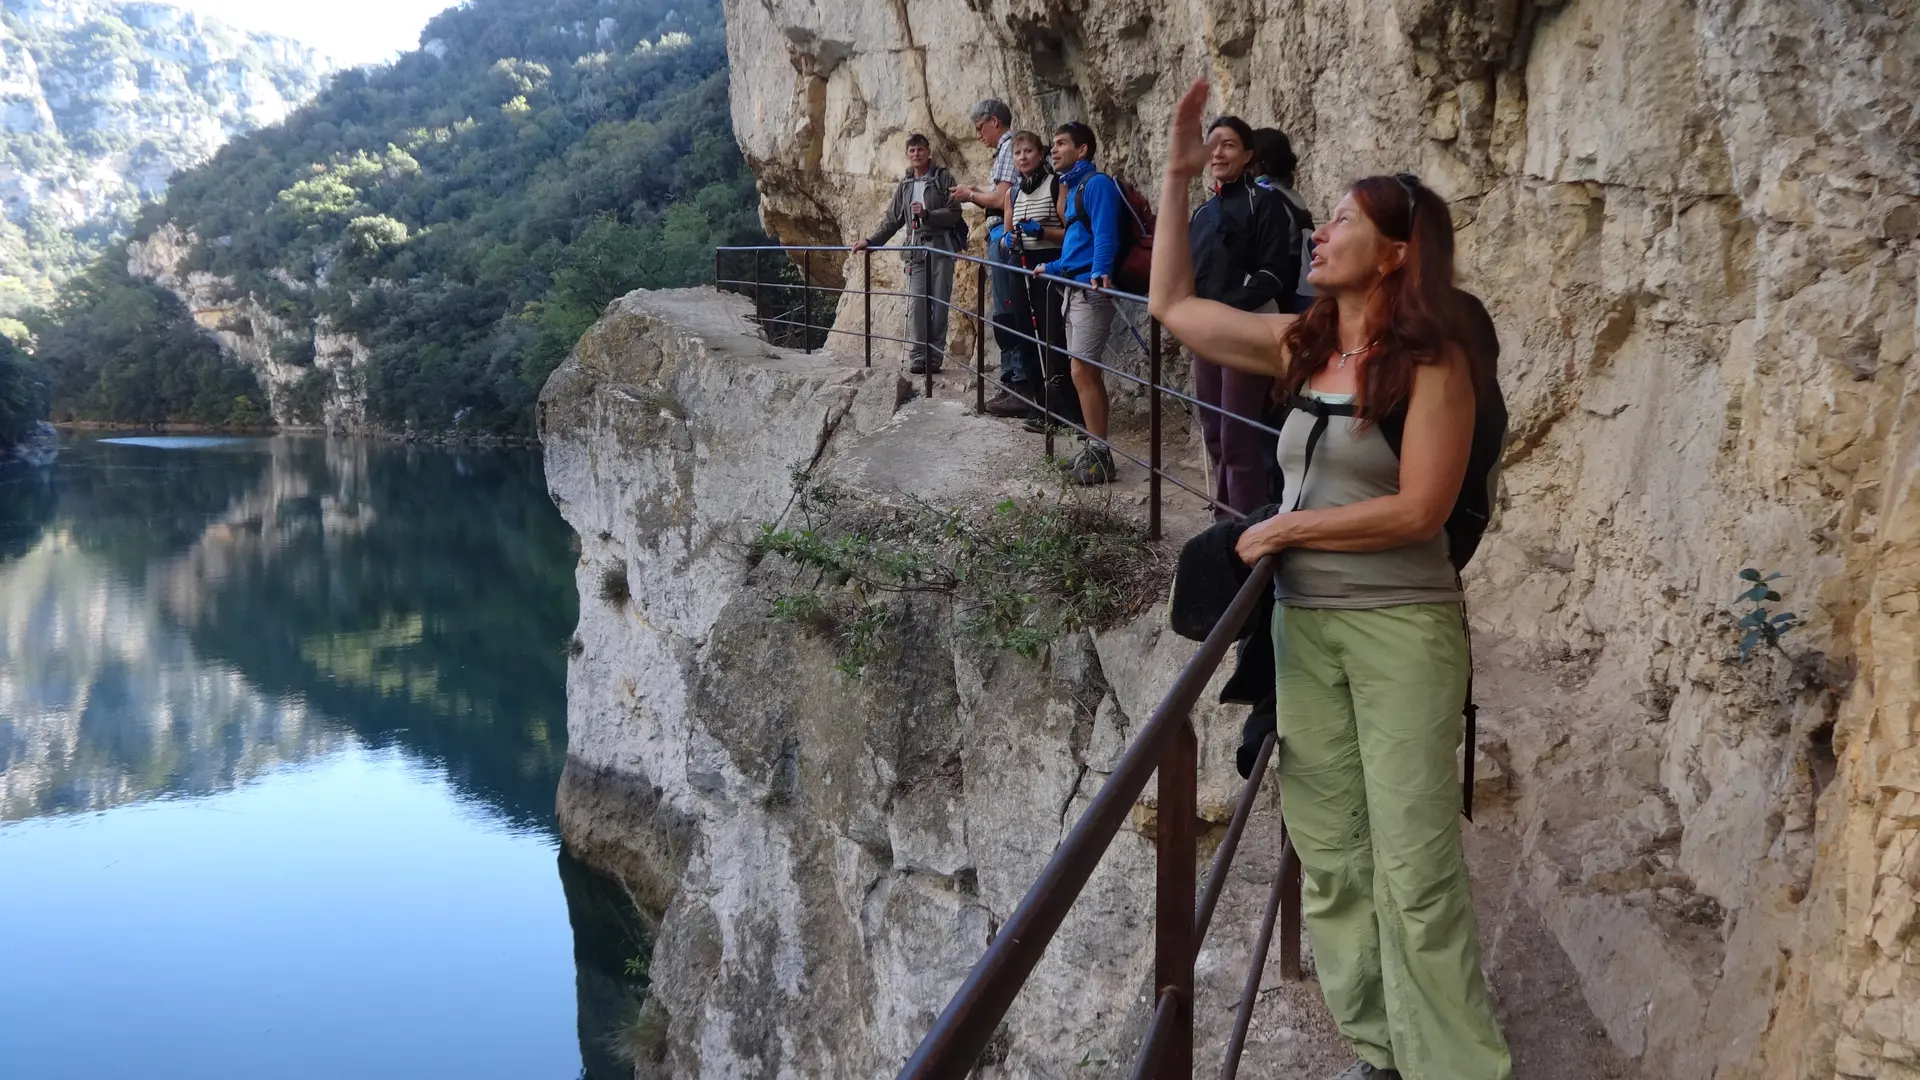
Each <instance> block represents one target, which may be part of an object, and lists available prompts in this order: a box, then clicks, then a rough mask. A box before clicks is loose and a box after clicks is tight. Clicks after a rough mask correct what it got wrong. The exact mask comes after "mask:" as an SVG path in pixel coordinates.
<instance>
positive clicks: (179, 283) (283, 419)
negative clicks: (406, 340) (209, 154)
mask: <svg viewBox="0 0 1920 1080" xmlns="http://www.w3.org/2000/svg"><path fill="white" fill-rule="evenodd" d="M193 245H194V238H193V235H192V234H191V233H185V232H182V231H181V230H180V228H179V226H177V225H175V224H174V223H173V222H170V221H168V222H162V223H161V224H160V226H159V227H158V228H156V229H154V230H153V232H152V233H151V234H150V235H149V236H147V238H146V239H144V240H132V241H129V242H128V243H127V273H129V274H132V275H133V276H134V277H137V278H144V279H146V280H148V281H151V282H153V283H154V284H155V285H158V286H160V287H161V288H163V289H166V290H167V291H169V292H171V293H173V294H174V295H175V296H178V297H179V298H180V302H181V303H183V304H185V305H186V306H187V310H188V311H189V312H191V313H192V315H193V321H194V323H195V324H197V325H198V326H199V327H200V329H201V330H203V331H205V332H206V333H207V334H208V335H209V336H211V337H212V338H213V339H214V340H215V341H217V342H219V343H220V348H221V349H222V350H223V351H225V352H226V353H227V355H229V356H231V357H233V358H234V359H235V360H237V361H239V362H240V363H242V364H245V365H246V366H248V367H250V368H252V369H253V370H254V373H255V375H257V376H258V377H259V379H260V387H261V389H262V390H264V391H266V394H267V410H268V412H269V413H270V414H271V416H272V418H273V421H274V423H276V424H279V425H282V426H286V425H293V424H301V423H311V422H312V421H314V420H316V419H317V420H319V421H320V423H321V425H322V426H324V427H325V428H326V429H327V430H329V431H333V432H337V433H340V434H357V433H361V432H364V431H365V430H367V395H366V362H367V356H368V350H367V346H366V345H365V343H363V342H362V341H360V339H359V338H357V337H354V336H353V335H351V334H336V333H333V332H332V331H331V329H330V327H329V321H328V319H327V317H326V316H324V315H322V316H319V317H318V318H317V319H316V320H315V322H314V323H313V324H312V328H311V335H312V337H311V340H312V343H313V360H312V362H311V363H305V364H300V363H293V362H291V360H289V359H288V358H286V356H285V352H284V350H286V349H288V348H289V347H297V346H298V345H299V344H300V343H302V342H304V341H306V340H308V333H309V330H308V327H307V326H305V325H295V324H290V323H289V320H287V319H283V318H280V317H279V316H277V315H274V314H273V313H271V312H269V311H268V310H267V309H266V308H265V307H263V306H261V304H260V301H259V299H258V298H257V297H255V296H253V295H252V294H245V295H243V296H242V297H241V298H240V299H238V300H235V299H233V296H234V294H235V293H237V292H239V291H240V290H237V289H235V288H233V287H232V286H233V283H232V281H231V280H229V279H227V278H223V277H220V276H219V275H217V274H213V273H209V272H208V271H205V270H183V269H182V267H183V266H184V265H185V263H186V259H187V256H188V254H189V253H190V252H191V251H192V250H193ZM282 281H283V282H285V283H286V284H287V285H288V286H289V287H292V288H300V287H304V286H302V285H301V283H299V282H296V281H294V280H293V279H291V278H288V277H284V276H283V277H282Z"/></svg>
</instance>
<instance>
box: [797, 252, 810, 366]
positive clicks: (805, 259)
mask: <svg viewBox="0 0 1920 1080" xmlns="http://www.w3.org/2000/svg"><path fill="white" fill-rule="evenodd" d="M800 344H801V346H802V347H804V348H805V349H806V351H807V352H808V353H809V354H811V353H812V352H813V249H812V248H808V249H807V250H806V251H803V252H801V253H800Z"/></svg>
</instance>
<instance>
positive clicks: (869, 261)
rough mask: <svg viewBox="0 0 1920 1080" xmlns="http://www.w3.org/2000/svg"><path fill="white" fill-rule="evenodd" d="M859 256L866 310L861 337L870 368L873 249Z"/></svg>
mask: <svg viewBox="0 0 1920 1080" xmlns="http://www.w3.org/2000/svg"><path fill="white" fill-rule="evenodd" d="M861 255H862V256H863V257H864V258H865V259H866V285H865V286H864V287H862V289H861V292H862V293H864V294H865V296H866V309H867V328H866V330H865V332H863V333H862V334H861V336H862V337H864V338H866V345H867V366H868V367H872V366H873V249H872V248H868V249H867V250H865V251H863V252H861Z"/></svg>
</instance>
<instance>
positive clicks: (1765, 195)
mask: <svg viewBox="0 0 1920 1080" xmlns="http://www.w3.org/2000/svg"><path fill="white" fill-rule="evenodd" d="M727 15H728V39H729V49H730V54H731V61H732V68H733V71H734V82H733V114H734V124H735V129H736V132H737V134H738V137H739V139H740V142H741V145H742V147H743V148H744V149H745V151H746V153H747V155H748V158H749V161H750V163H751V164H752V166H753V168H754V170H755V172H756V174H757V175H758V178H759V184H760V190H761V194H762V198H763V213H764V217H765V220H766V221H767V223H768V224H769V226H770V227H771V228H772V229H773V230H775V231H777V232H778V233H779V234H780V235H781V236H782V238H783V239H784V240H786V241H788V242H794V243H823V242H825V243H838V242H845V241H846V240H848V239H851V238H853V237H856V236H858V235H860V234H862V233H863V232H864V231H865V229H866V228H867V226H868V224H869V222H870V219H871V218H872V217H873V216H874V214H875V212H876V210H877V208H878V207H879V206H881V205H882V200H883V197H884V190H885V187H886V185H887V183H888V182H889V177H890V175H891V173H892V172H893V170H894V168H895V164H894V163H895V159H896V155H897V153H898V145H899V143H900V141H901V138H902V137H903V136H904V134H905V133H906V132H907V131H910V130H922V131H926V132H927V133H928V134H929V135H930V136H932V138H933V139H934V143H935V146H936V148H937V149H938V150H940V151H942V152H944V153H945V155H946V156H947V158H948V160H949V163H950V164H953V165H954V166H955V168H956V172H958V173H960V174H961V175H962V176H963V177H968V176H970V177H974V178H983V177H984V175H985V172H986V150H985V149H984V148H982V147H980V146H979V145H978V144H977V143H975V142H974V141H973V140H972V139H971V137H970V133H971V128H970V126H969V124H968V123H967V119H966V109H967V107H968V105H969V104H970V103H971V102H972V101H974V100H975V99H977V98H981V97H986V96H998V97H1003V98H1005V99H1007V100H1008V101H1009V102H1010V103H1011V104H1012V105H1013V108H1014V113H1015V118H1016V121H1017V124H1018V125H1019V126H1030V127H1043V126H1045V125H1050V124H1053V123H1056V122H1058V121H1061V120H1064V119H1068V118H1080V119H1085V120H1087V121H1088V122H1090V123H1091V124H1092V125H1093V126H1094V128H1095V129H1096V130H1097V131H1098V132H1099V133H1100V135H1101V137H1102V145H1103V146H1104V147H1108V148H1110V149H1109V150H1108V152H1107V153H1106V155H1105V158H1106V161H1107V164H1108V165H1109V167H1111V168H1115V169H1117V170H1118V171H1120V172H1122V173H1124V174H1126V175H1128V176H1130V177H1131V178H1133V179H1134V180H1135V181H1136V182H1140V183H1141V184H1142V186H1143V187H1145V188H1147V189H1148V190H1153V189H1155V188H1157V183H1156V182H1155V178H1156V177H1157V171H1156V167H1157V163H1158V162H1159V160H1160V159H1161V156H1162V154H1163V152H1164V128H1163V124H1164V117H1165V116H1166V113H1167V109H1168V107H1169V105H1170V103H1171V101H1172V100H1173V98H1174V97H1175V96H1176V95H1177V94H1178V93H1179V92H1180V91H1181V90H1182V89H1183V88H1184V87H1185V86H1186V84H1187V82H1188V80H1189V79H1191V78H1192V77H1194V76H1196V75H1201V74H1206V75H1209V76H1211V77H1212V78H1213V80H1214V85H1215V87H1216V94H1217V97H1218V105H1219V107H1220V109H1221V110H1223V111H1232V112H1236V113H1239V114H1241V115H1243V116H1245V117H1247V118H1248V119H1250V120H1252V121H1254V122H1256V123H1262V122H1277V123H1279V124H1280V125H1281V126H1283V127H1285V128H1286V129H1287V130H1288V131H1290V132H1291V133H1292V134H1293V137H1294V140H1295V143H1296V146H1297V147H1299V148H1300V149H1301V150H1302V151H1303V159H1304V160H1303V165H1302V185H1301V186H1302V188H1303V190H1304V191H1305V192H1306V193H1307V194H1308V196H1309V198H1310V201H1312V202H1313V203H1314V204H1315V206H1316V208H1317V209H1318V211H1319V212H1321V213H1322V214H1324V212H1325V210H1326V208H1327V207H1328V206H1329V205H1330V203H1331V202H1332V201H1333V199H1334V198H1335V197H1336V196H1337V195H1338V193H1339V190H1340V187H1341V185H1342V184H1343V183H1344V182H1345V181H1346V180H1348V179H1349V178H1352V177H1354V176H1358V175H1363V174H1367V173H1374V172H1380V171H1390V170H1398V169H1405V168H1412V169H1415V170H1417V171H1418V172H1419V173H1420V174H1421V175H1422V176H1424V177H1425V178H1427V180H1428V181H1429V182H1430V183H1431V184H1432V185H1433V186H1434V187H1435V188H1436V189H1437V190H1439V191H1440V192H1441V193H1442V194H1443V195H1445V196H1446V197H1448V198H1449V200H1450V201H1451V203H1452V205H1453V208H1454V215H1455V223H1456V226H1457V228H1458V230H1459V236H1460V241H1461V264H1462V268H1463V274H1464V278H1465V284H1467V285H1468V286H1469V287H1471V288H1473V289H1475V290H1477V291H1478V292H1480V293H1481V295H1483V296H1484V297H1485V298H1486V300H1487V302H1488V305H1489V307H1490V308H1491V309H1492V311H1493V313H1494V315H1495V319H1496V322H1497V323H1498V325H1499V328H1500V331H1501V336H1502V340H1503V342H1504V344H1505V347H1506V353H1505V357H1504V360H1503V365H1504V370H1503V375H1502V378H1503V381H1504V383H1505V386H1506V390H1507V394H1508V400H1509V403H1510V405H1512V406H1513V409H1514V412H1515V416H1516V427H1517V434H1518V438H1517V439H1516V441H1515V443H1514V444H1513V445H1512V447H1511V449H1510V451H1509V454H1508V458H1507V462H1506V473H1505V483H1504V493H1503V496H1502V519H1501V524H1500V527H1499V530H1498V531H1497V532H1496V533H1495V534H1494V535H1493V536H1492V538H1491V540H1490V543H1489V545H1488V546H1487V547H1486V548H1484V549H1483V551H1484V552H1485V553H1484V554H1483V555H1481V556H1480V560H1479V562H1478V564H1477V566H1476V575H1475V580H1474V581H1473V583H1472V587H1471V593H1472V596H1473V609H1474V614H1475V618H1476V621H1477V623H1478V625H1479V626H1480V627H1482V629H1483V631H1484V633H1483V638H1482V640H1483V641H1487V642H1493V643H1494V645H1492V646H1490V647H1485V648H1483V652H1485V653H1487V654H1489V655H1490V656H1496V657H1497V659H1498V661H1499V663H1498V665H1497V666H1498V668H1499V673H1498V674H1496V675H1492V676H1490V680H1491V681H1493V683H1494V686H1493V687H1492V689H1491V690H1489V691H1488V694H1487V696H1488V698H1489V703H1490V705H1491V706H1492V712H1493V715H1492V717H1491V719H1490V726H1491V727H1493V728H1495V729H1496V730H1497V731H1498V732H1499V733H1500V734H1501V735H1502V736H1503V737H1504V738H1505V739H1506V741H1507V743H1508V747H1509V753H1510V757H1511V765H1512V767H1513V775H1514V778H1515V783H1516V784H1517V787H1518V792H1519V800H1518V803H1517V806H1516V808H1515V817H1514V824H1515V827H1516V828H1517V830H1518V832H1519V834H1520V835H1522V836H1523V837H1524V838H1525V840H1526V852H1525V857H1524V858H1523V860H1522V862H1521V869H1520V871H1519V872H1520V873H1521V874H1523V875H1524V876H1525V877H1526V879H1527V881H1528V883H1529V890H1530V894H1531V896H1532V898H1533V899H1534V901H1535V902H1536V903H1537V904H1538V906H1539V908H1540V910H1541V911H1542V912H1543V913H1544V915H1545V916H1546V918H1547V920H1548V922H1549V924H1550V925H1551V927H1552V928H1553V930H1554V931H1555V933H1556V935H1557V936H1558V938H1559V940H1560V941H1561V943H1562V944H1563V945H1565V946H1566V948H1567V950H1568V952H1569V953H1570V954H1571V956H1572V957H1573V960H1574V962H1575V964H1576V965H1577V967H1578V969H1579V972H1580V976H1581V983H1582V986H1583V988H1584V991H1585V993H1586V995H1587V997H1588V1000H1589V1001H1590V1002H1592V1004H1593V1005H1594V1007H1595V1009H1596V1011H1597V1012H1598V1013H1599V1014H1600V1016H1601V1018H1602V1019H1603V1021H1604V1022H1605V1025H1606V1028H1607V1030H1608V1032H1609V1033H1610V1034H1611V1035H1612V1037H1613V1039H1614V1041H1615V1042H1616V1044H1617V1045H1619V1046H1620V1047H1621V1048H1623V1049H1625V1050H1626V1051H1627V1052H1629V1053H1631V1054H1633V1055H1635V1056H1638V1057H1639V1058H1640V1059H1641V1060H1642V1061H1643V1062H1644V1063H1645V1064H1646V1066H1647V1067H1648V1068H1649V1070H1650V1071H1652V1072H1653V1073H1654V1074H1656V1075H1672V1076H1695V1075H1715V1074H1716V1072H1715V1071H1716V1070H1717V1075H1719V1076H1722V1077H1770V1078H1771V1077H1823V1078H1824V1077H1830V1076H1847V1077H1869V1076H1877V1077H1896V1076H1898V1077H1912V1076H1920V947H1917V946H1916V945H1915V933H1916V931H1917V930H1920V898H1917V897H1916V887H1920V745H1917V743H1920V726H1917V723H1916V715H1917V714H1920V680H1917V679H1916V675H1915V668H1914V664H1913V658H1914V656H1915V652H1916V648H1920V628H1917V627H1916V622H1915V617H1916V611H1920V487H1917V486H1916V479H1915V471H1914V461H1915V454H1916V445H1917V443H1920V404H1917V402H1920V395H1916V393H1915V387H1916V375H1915V365H1914V364H1913V363H1912V362H1911V360H1912V356H1913V351H1914V324H1915V316H1916V311H1915V302H1914V295H1915V274H1916V266H1917V265H1920V249H1917V248H1916V243H1915V241H1916V236H1920V123H1917V122H1916V119H1915V113H1914V105H1913V102H1914V101H1915V100H1917V99H1920V19H1916V12H1915V9H1914V7H1913V5H1912V4H1911V3H1891V4H1889V3H1875V2H1867V0H1840V2H1824V0H1818V2H1817V0H1760V2H1743V0H1695V2H1691V3H1678V2H1675V0H1657V2H1652V3H1632V2H1628V0H1566V2H1561V3H1546V2H1538V0H1522V2H1519V3H1509V2H1499V3H1496V2H1492V0H1470V2H1466V3H1442V2H1440V0H1393V2H1391V3H1387V2H1381V3H1370V4H1351V3H1342V2H1335V0H1303V2H1298V3H1272V4H1256V3H1251V2H1248V0H1192V2H1187V3H1173V4H1164V3H1149V2H1146V0H1115V2H1112V3H1105V4H1082V3H1078V2H1063V0H1051V2H1043V0H985V2H982V3H962V2H959V0H920V2H917V3H913V4H893V5H871V4H868V5H859V4H854V5H848V4H837V5H836V4H816V3H811V2H806V0H762V2H757V3H749V2H745V0H729V2H728V4H727ZM1163 212H1164V210H1163ZM1744 567H1762V568H1766V569H1770V570H1777V571H1780V572H1782V573H1784V574H1785V575H1786V576H1785V578H1784V582H1783V584H1784V589H1783V591H1784V592H1785V594H1786V597H1787V604H1788V606H1789V607H1791V608H1793V609H1794V610H1796V611H1797V612H1799V613H1800V615H1802V616H1803V617H1804V618H1806V619H1807V620H1808V623H1807V625H1806V627H1805V628H1804V629H1802V630H1800V631H1797V632H1795V633H1794V634H1793V635H1792V636H1791V638H1790V640H1789V644H1788V652H1790V653H1792V654H1793V657H1792V658H1786V657H1782V656H1779V655H1769V656H1764V657H1762V658H1760V659H1757V660H1755V661H1754V662H1752V663H1750V664H1748V665H1745V666H1742V665H1738V664H1735V663H1732V662H1731V659H1730V658H1731V656H1732V654H1733V652H1734V649H1733V643H1734V640H1735V636H1736V635H1734V633H1733V632H1732V631H1731V628H1730V622H1731V620H1730V617H1729V616H1728V614H1727V612H1728V609H1729V608H1730V606H1731V599H1732V597H1733V596H1734V595H1735V594H1736V592H1737V591H1738V583H1737V581H1736V579H1735V576H1736V573H1737V572H1738V571H1739V570H1740V569H1742V568H1744Z"/></svg>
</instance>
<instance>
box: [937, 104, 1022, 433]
mask: <svg viewBox="0 0 1920 1080" xmlns="http://www.w3.org/2000/svg"><path fill="white" fill-rule="evenodd" d="M969 117H970V118H971V119H972V120H973V130H974V132H975V133H976V134H978V135H979V136H980V141H981V142H982V143H984V144H985V145H987V146H991V147H993V148H994V153H993V171H992V172H991V173H989V174H988V179H987V186H986V187H984V188H975V187H968V186H965V185H962V186H961V187H958V188H955V189H954V192H953V195H954V198H955V199H958V200H960V201H962V202H969V203H972V204H973V205H975V206H978V207H980V208H981V209H983V210H985V211H986V212H987V258H988V259H989V260H991V261H992V263H993V273H992V280H993V337H994V341H995V343H997V344H998V345H999V347H1000V385H1001V386H1002V387H1003V390H1002V392H1001V393H1000V394H999V395H997V396H996V397H995V398H994V399H993V400H992V401H989V402H987V411H988V412H989V413H992V414H993V415H995V416H1025V415H1026V414H1027V413H1028V412H1029V409H1028V407H1027V406H1026V405H1025V404H1024V403H1022V402H1021V401H1020V400H1019V398H1016V397H1014V396H1013V393H1008V392H1007V391H1013V392H1015V393H1019V394H1021V395H1024V396H1025V397H1027V398H1035V397H1038V394H1037V393H1036V388H1037V387H1038V386H1039V379H1038V377H1037V376H1038V372H1039V364H1038V362H1037V360H1036V356H1037V353H1036V351H1035V349H1034V346H1033V343H1032V342H1030V341H1028V340H1026V339H1025V338H1023V337H1021V336H1020V333H1019V332H1020V331H1028V332H1030V331H1031V329H1032V325H1033V320H1032V318H1031V317H1030V316H1029V315H1028V312H1027V285H1026V281H1025V280H1024V279H1023V278H1022V276H1021V275H1020V274H1018V273H1015V272H1014V271H1013V270H1011V269H1006V268H1010V267H1015V266H1018V265H1020V257H1019V255H1018V254H1017V253H1016V252H1015V251H1014V250H1013V248H1012V246H1011V245H1010V244H1008V243H1007V236H1006V219H1007V215H1008V213H1009V212H1010V211H1011V207H1012V201H1013V195H1012V192H1013V190H1014V189H1015V188H1017V187H1019V185H1020V169H1019V166H1017V165H1015V164H1014V161H1013V110H1011V109H1009V108H1007V103H1006V102H1004V101H1001V100H999V99H998V98H988V99H986V100H985V101H982V102H980V103H979V104H977V105H975V106H974V107H973V111H972V112H971V113H970V114H969Z"/></svg>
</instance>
